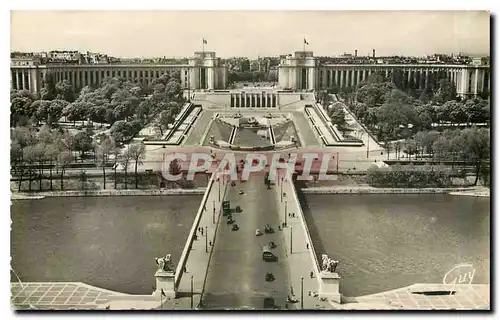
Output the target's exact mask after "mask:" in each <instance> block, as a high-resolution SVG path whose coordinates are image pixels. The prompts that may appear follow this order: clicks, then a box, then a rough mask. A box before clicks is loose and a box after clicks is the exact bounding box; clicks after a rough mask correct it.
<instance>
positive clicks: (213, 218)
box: [212, 200, 215, 224]
mask: <svg viewBox="0 0 500 320" xmlns="http://www.w3.org/2000/svg"><path fill="white" fill-rule="evenodd" d="M213 203H214V204H213V209H214V210H213V213H212V222H213V223H214V224H215V200H214V201H213Z"/></svg>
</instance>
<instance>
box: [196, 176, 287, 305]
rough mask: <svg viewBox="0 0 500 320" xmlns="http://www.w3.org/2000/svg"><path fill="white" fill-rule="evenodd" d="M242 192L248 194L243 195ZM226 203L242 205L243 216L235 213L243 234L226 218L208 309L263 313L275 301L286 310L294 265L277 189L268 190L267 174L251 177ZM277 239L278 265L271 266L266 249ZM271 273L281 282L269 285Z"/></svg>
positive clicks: (208, 292) (207, 293)
mask: <svg viewBox="0 0 500 320" xmlns="http://www.w3.org/2000/svg"><path fill="white" fill-rule="evenodd" d="M239 189H242V190H243V191H244V194H242V195H240V194H238V192H239ZM225 200H229V201H231V208H232V209H234V208H235V207H236V206H237V205H239V206H241V209H242V212H241V213H233V219H234V220H235V222H236V223H237V224H238V226H239V227H240V229H239V230H238V231H231V225H228V224H227V219H226V217H223V218H222V219H220V222H219V223H221V225H220V226H219V230H218V231H217V237H216V240H215V247H214V249H213V253H212V259H211V262H210V265H209V268H208V273H207V280H206V281H207V282H206V285H205V293H204V296H203V299H202V305H203V308H205V309H240V308H250V309H253V308H255V309H263V307H264V305H263V303H264V298H267V297H270V298H273V299H274V301H275V305H276V306H277V307H281V308H284V307H285V304H286V298H287V296H288V294H289V290H290V280H289V278H290V277H289V272H288V265H287V261H286V255H285V247H284V243H283V234H282V233H281V231H279V230H278V225H279V223H280V221H279V210H278V206H277V205H278V204H277V201H276V196H275V192H274V190H268V189H267V188H266V187H265V185H264V178H263V177H262V176H259V175H257V176H250V179H249V180H248V181H246V182H236V186H234V187H229V189H228V191H227V193H226V198H225ZM266 224H270V225H272V226H273V228H274V229H275V233H274V234H264V235H262V236H259V237H258V236H255V230H256V229H261V231H262V232H264V226H265V225H266ZM269 241H274V242H275V243H276V244H277V248H276V249H274V250H273V251H274V253H275V254H276V255H277V256H278V262H265V261H263V259H262V247H263V246H264V245H267V244H268V243H269ZM267 272H272V273H273V274H274V276H275V277H276V279H275V280H274V281H273V282H266V280H265V276H266V273H267Z"/></svg>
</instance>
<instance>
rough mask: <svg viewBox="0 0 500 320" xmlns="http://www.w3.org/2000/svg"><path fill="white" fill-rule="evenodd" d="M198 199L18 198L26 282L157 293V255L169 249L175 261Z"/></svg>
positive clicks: (15, 256)
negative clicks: (71, 284)
mask: <svg viewBox="0 0 500 320" xmlns="http://www.w3.org/2000/svg"><path fill="white" fill-rule="evenodd" d="M200 202H201V196H192V195H189V196H187V195H185V196H136V197H129V196H117V197H86V198H80V197H62V198H45V199H42V200H14V201H13V204H12V210H11V212H12V213H11V217H12V226H11V227H12V229H11V230H12V231H11V257H12V261H11V262H12V268H13V269H14V271H15V272H16V273H17V275H18V276H19V277H20V279H21V281H26V282H31V281H40V282H43V281H74V282H84V283H87V284H90V285H94V286H98V287H101V288H104V289H109V290H114V291H118V292H123V293H130V294H151V293H152V292H153V286H154V283H155V280H154V272H155V270H156V263H155V261H154V258H155V257H159V256H163V255H165V254H167V253H170V254H172V258H173V261H174V264H177V262H178V261H179V257H180V255H181V253H182V250H183V248H184V243H185V241H186V239H187V236H188V233H189V230H190V229H191V226H192V223H193V221H194V217H195V215H196V211H197V209H198V206H199V205H200ZM11 274H12V272H11ZM11 277H13V276H12V275H11ZM12 281H17V280H16V279H15V278H12Z"/></svg>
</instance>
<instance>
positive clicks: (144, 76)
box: [10, 51, 227, 92]
mask: <svg viewBox="0 0 500 320" xmlns="http://www.w3.org/2000/svg"><path fill="white" fill-rule="evenodd" d="M10 71H11V88H13V89H16V90H21V89H25V90H29V91H31V92H39V91H40V90H41V89H42V88H43V86H44V81H45V79H46V77H47V75H48V74H51V75H52V76H53V78H54V81H55V82H56V83H57V82H59V81H60V80H68V81H69V82H70V83H71V84H72V85H73V86H74V87H75V88H76V89H81V88H83V87H85V86H97V85H99V83H100V82H101V81H102V80H104V79H105V78H107V77H122V78H124V79H126V80H129V81H132V82H137V83H141V84H144V85H147V84H149V83H151V82H152V81H153V80H154V79H156V78H159V77H160V76H161V75H163V74H165V73H167V74H170V73H172V72H174V71H179V72H180V78H181V79H180V80H181V86H182V88H185V89H195V90H199V89H206V90H213V89H224V88H226V86H227V68H226V67H225V66H224V65H222V63H221V59H220V58H217V57H216V55H215V52H207V51H203V52H195V54H194V57H192V58H190V59H189V62H188V64H186V65H167V64H165V65H163V64H46V65H41V64H40V63H39V61H38V60H37V59H35V58H13V59H11V67H10Z"/></svg>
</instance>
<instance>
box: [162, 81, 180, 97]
mask: <svg viewBox="0 0 500 320" xmlns="http://www.w3.org/2000/svg"><path fill="white" fill-rule="evenodd" d="M181 94H182V88H181V85H180V83H179V82H178V81H177V80H170V81H169V82H168V83H167V85H166V86H165V95H166V97H167V100H173V99H175V98H177V97H178V96H179V95H181Z"/></svg>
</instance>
